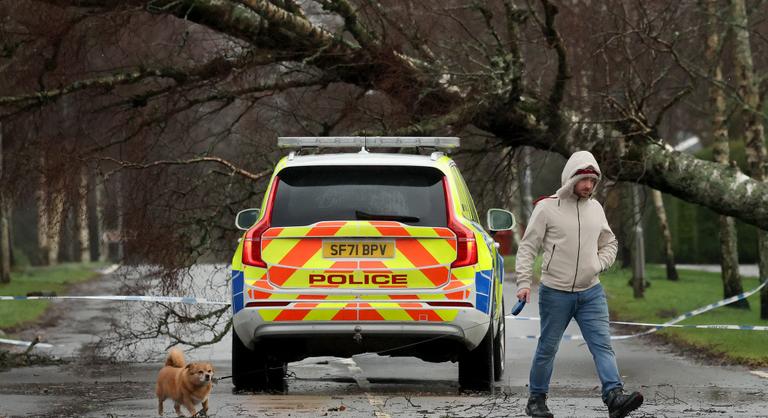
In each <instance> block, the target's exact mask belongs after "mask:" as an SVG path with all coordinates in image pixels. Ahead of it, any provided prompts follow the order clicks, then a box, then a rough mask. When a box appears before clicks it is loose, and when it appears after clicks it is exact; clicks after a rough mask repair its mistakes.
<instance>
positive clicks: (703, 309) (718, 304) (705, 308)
mask: <svg viewBox="0 0 768 418" xmlns="http://www.w3.org/2000/svg"><path fill="white" fill-rule="evenodd" d="M766 285H768V281H764V282H762V283H760V285H759V286H757V287H756V288H754V289H752V290H749V291H747V292H742V293H739V294H738V295H736V296H731V297H729V298H726V299H723V300H721V301H718V302H714V303H710V304H709V305H705V306H702V307H700V308H696V309H694V310H691V311H688V312H686V313H684V314H682V315H679V316H677V317H675V318H673V319H671V320H669V321H667V322H665V323H663V324H652V323H642V322H625V321H609V322H610V323H612V324H620V325H630V326H644V327H652V328H651V329H649V330H646V331H643V332H638V333H636V334H628V335H613V336H611V339H612V340H627V339H630V338H636V337H641V336H644V335H649V334H653V333H654V332H657V331H659V330H662V329H664V328H700V329H731V330H744V331H768V326H760V325H677V323H678V322H682V321H684V320H686V319H688V318H692V317H694V316H697V315H701V314H703V313H705V312H709V311H711V310H713V309H716V308H720V307H722V306H725V305H729V304H731V303H733V302H737V301H740V300H742V299H746V298H748V297H750V296H752V295H754V294H755V293H757V292H759V291H760V290H761V289H762V288H764V287H765V286H766ZM505 318H512V319H515V320H519V321H537V320H540V318H536V317H515V316H510V315H506V316H505ZM512 338H516V339H525V340H535V339H538V338H539V336H538V335H519V336H513V337H512ZM562 339H563V340H565V341H581V340H584V337H583V336H581V335H572V334H565V335H563V338H562Z"/></svg>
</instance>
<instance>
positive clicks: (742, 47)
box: [730, 0, 768, 319]
mask: <svg viewBox="0 0 768 418" xmlns="http://www.w3.org/2000/svg"><path fill="white" fill-rule="evenodd" d="M730 11H731V22H732V24H733V34H734V36H733V39H734V43H735V45H734V48H733V55H734V57H733V58H734V59H733V67H734V72H735V73H736V81H737V83H738V91H739V95H740V96H741V102H742V103H743V109H742V112H743V114H744V115H745V119H746V120H745V121H746V129H745V132H744V136H745V138H744V142H745V153H746V155H747V166H748V167H749V172H750V175H751V176H752V178H754V179H755V180H756V181H758V182H761V183H763V184H765V177H766V169H765V165H766V162H767V161H768V158H766V149H765V127H764V125H763V119H762V118H763V112H762V103H761V100H760V92H759V89H758V80H756V79H755V74H754V66H753V63H752V48H751V46H750V35H749V18H748V16H747V9H746V4H745V1H744V0H732V1H731V7H730ZM766 230H768V228H766V227H762V230H761V229H758V231H757V253H758V268H759V271H760V281H761V282H764V281H766V280H768V231H766ZM760 318H762V319H768V289H766V288H764V289H763V291H762V292H761V293H760Z"/></svg>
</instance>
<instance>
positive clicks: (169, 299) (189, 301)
mask: <svg viewBox="0 0 768 418" xmlns="http://www.w3.org/2000/svg"><path fill="white" fill-rule="evenodd" d="M65 299H68V300H111V301H117V302H159V303H183V304H185V305H229V304H230V303H229V302H222V301H216V300H208V299H205V298H193V297H186V296H114V295H103V296H0V300H65Z"/></svg>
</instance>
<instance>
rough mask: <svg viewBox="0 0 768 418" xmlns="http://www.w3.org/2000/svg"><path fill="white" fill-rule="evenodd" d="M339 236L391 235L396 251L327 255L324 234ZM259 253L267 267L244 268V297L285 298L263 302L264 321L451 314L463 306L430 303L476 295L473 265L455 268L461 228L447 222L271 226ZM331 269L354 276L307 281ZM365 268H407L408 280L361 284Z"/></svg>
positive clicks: (374, 271)
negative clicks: (376, 255)
mask: <svg viewBox="0 0 768 418" xmlns="http://www.w3.org/2000/svg"><path fill="white" fill-rule="evenodd" d="M334 238H335V239H344V240H347V239H349V240H354V239H365V240H368V241H370V240H372V239H383V240H388V241H393V242H394V244H395V255H394V257H392V258H387V259H374V260H371V259H349V260H346V259H343V260H339V259H326V258H324V257H323V252H322V246H323V240H324V239H334ZM262 257H263V258H264V260H265V261H266V262H267V265H268V266H269V267H268V269H262V268H256V267H249V266H245V268H244V270H245V288H246V292H245V295H247V300H246V303H247V302H248V301H265V300H269V301H281V302H285V303H286V305H285V306H265V307H261V308H260V309H259V315H260V316H261V317H262V319H263V320H265V321H452V320H454V319H455V318H456V316H457V315H458V312H459V311H458V309H456V308H455V306H453V307H451V306H431V305H429V303H430V302H431V301H457V302H461V301H468V300H471V299H472V298H473V295H472V292H471V289H472V285H473V283H474V277H475V270H474V268H472V267H462V268H457V269H453V270H451V269H450V264H451V262H452V261H453V260H454V259H455V258H456V236H455V234H454V233H453V232H452V231H451V230H450V229H447V228H432V227H412V226H403V225H402V224H399V223H397V222H387V221H349V222H347V221H333V222H320V223H317V224H315V225H312V226H307V227H282V228H280V227H278V228H270V229H268V230H267V231H266V232H265V233H264V235H263V236H262ZM329 273H333V274H346V275H352V276H353V277H355V278H356V279H357V281H356V282H355V284H349V283H344V284H325V283H314V285H313V286H309V280H308V278H309V275H310V274H329ZM366 274H369V275H372V274H386V275H390V274H404V275H406V276H407V285H406V284H372V283H368V284H360V283H361V280H362V278H364V276H365V275H366ZM352 290H358V291H357V292H350V291H352ZM387 290H390V291H391V292H388V291H387ZM361 292H362V293H361ZM442 303H445V302H442Z"/></svg>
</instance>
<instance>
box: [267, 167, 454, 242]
mask: <svg viewBox="0 0 768 418" xmlns="http://www.w3.org/2000/svg"><path fill="white" fill-rule="evenodd" d="M278 177H279V178H280V183H279V185H278V187H277V195H276V196H275V202H274V206H273V208H272V226H273V227H281V226H301V225H310V224H313V223H315V222H320V221H354V220H369V221H375V220H385V221H386V220H389V221H397V222H402V223H404V224H407V225H415V226H432V227H445V226H446V224H447V222H446V210H445V194H444V192H443V183H442V179H443V173H442V172H440V171H439V170H437V169H434V168H430V167H408V166H368V167H360V166H313V167H292V168H286V169H284V170H283V171H281V172H280V173H279V174H278Z"/></svg>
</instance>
